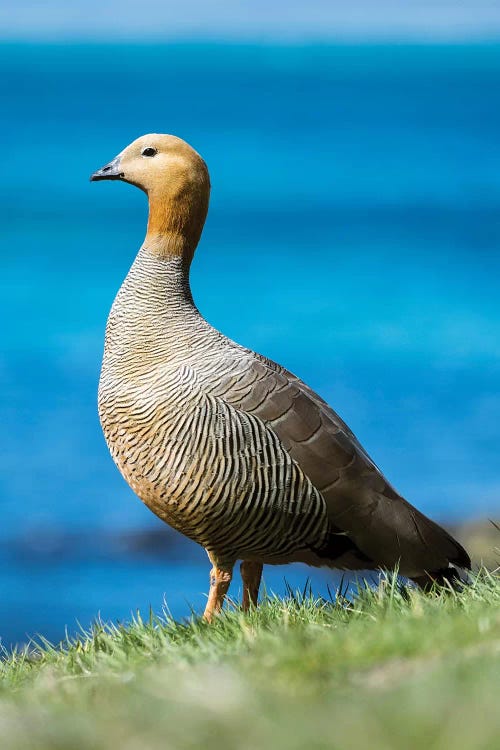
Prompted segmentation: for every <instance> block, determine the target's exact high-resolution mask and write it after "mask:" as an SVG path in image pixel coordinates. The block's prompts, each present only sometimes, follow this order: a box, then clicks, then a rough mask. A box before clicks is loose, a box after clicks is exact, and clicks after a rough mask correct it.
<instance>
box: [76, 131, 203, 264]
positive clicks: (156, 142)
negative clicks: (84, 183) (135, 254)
mask: <svg viewBox="0 0 500 750" xmlns="http://www.w3.org/2000/svg"><path fill="white" fill-rule="evenodd" d="M90 179H91V180H92V181H97V180H123V181H124V182H130V183H131V184H132V185H136V186H137V187H140V188H141V190H144V192H145V193H146V194H147V196H148V199H149V220H148V230H147V234H146V239H145V241H144V246H145V247H147V248H148V249H149V250H150V251H151V252H154V253H157V254H159V255H162V256H169V255H181V256H183V257H185V259H186V260H187V261H188V262H190V261H191V258H192V256H193V253H194V251H195V248H196V245H197V244H198V240H199V239H200V235H201V232H202V230H203V224H204V223H205V218H206V215H207V211H208V200H209V196H210V178H209V175H208V170H207V167H206V164H205V162H204V161H203V159H202V158H201V156H200V155H199V154H197V153H196V151H195V150H194V149H193V148H191V146H189V144H187V143H186V142H185V141H183V140H182V139H181V138H177V137H176V136H174V135H164V134H160V133H151V134H149V135H143V136H141V137H140V138H137V140H135V141H133V142H132V143H131V144H130V146H127V148H125V149H124V150H123V151H122V152H121V153H120V154H118V156H116V157H115V158H114V159H113V160H112V161H110V162H109V163H108V164H106V165H105V166H104V167H102V168H101V169H98V170H97V172H94V174H93V175H91V177H90Z"/></svg>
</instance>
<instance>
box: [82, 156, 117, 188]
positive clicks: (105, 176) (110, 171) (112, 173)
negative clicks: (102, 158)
mask: <svg viewBox="0 0 500 750" xmlns="http://www.w3.org/2000/svg"><path fill="white" fill-rule="evenodd" d="M120 162H121V159H120V157H119V156H115V158H114V159H113V160H112V161H110V162H109V164H106V165H105V166H104V167H101V169H98V170H97V172H94V174H91V175H90V182H97V181H98V180H123V178H124V176H125V175H124V174H123V172H122V171H121V169H120Z"/></svg>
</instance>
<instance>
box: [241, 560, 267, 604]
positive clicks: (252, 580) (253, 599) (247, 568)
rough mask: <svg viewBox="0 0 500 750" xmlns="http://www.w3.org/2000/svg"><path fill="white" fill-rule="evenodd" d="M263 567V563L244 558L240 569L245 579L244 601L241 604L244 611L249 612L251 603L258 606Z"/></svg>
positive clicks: (243, 579)
mask: <svg viewBox="0 0 500 750" xmlns="http://www.w3.org/2000/svg"><path fill="white" fill-rule="evenodd" d="M262 567H263V565H262V563H259V562H251V561H250V560H244V561H243V562H242V563H241V566H240V571H241V579H242V581H243V601H242V603H241V606H242V607H243V611H244V612H248V610H249V609H250V605H253V606H254V607H256V606H257V600H258V598H259V587H260V579H261V576H262Z"/></svg>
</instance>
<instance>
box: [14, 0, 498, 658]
mask: <svg viewBox="0 0 500 750" xmlns="http://www.w3.org/2000/svg"><path fill="white" fill-rule="evenodd" d="M0 35H1V38H2V44H1V46H0V93H1V101H2V103H3V117H2V119H1V121H0V136H1V143H2V159H1V162H2V171H3V179H2V181H1V183H0V216H1V221H0V226H1V235H2V273H1V275H0V285H1V289H0V314H1V317H2V321H3V325H2V345H1V353H0V415H1V424H2V446H1V451H0V501H1V524H0V637H1V642H2V643H3V644H4V645H5V646H6V647H8V646H9V645H10V644H12V643H16V642H17V643H20V642H23V641H26V638H27V637H28V636H30V635H34V634H36V633H41V634H43V635H44V636H45V637H47V638H49V639H51V640H58V639H60V638H61V637H63V636H64V633H65V628H67V629H68V631H69V632H70V633H72V632H75V630H77V628H78V625H77V621H78V622H79V623H81V625H82V626H84V627H86V626H88V624H89V622H90V621H91V619H92V618H93V617H95V616H96V615H97V614H98V613H100V615H101V616H102V618H104V619H112V620H126V619H128V618H129V617H130V612H131V611H133V610H135V609H136V608H140V609H141V611H142V613H143V614H144V615H147V614H148V610H149V607H150V606H152V607H153V609H154V610H155V611H160V610H161V608H162V605H163V602H164V597H165V601H166V604H167V606H168V607H169V608H170V610H171V612H172V613H173V614H174V615H175V616H176V617H182V616H185V615H188V614H189V612H190V608H191V607H193V608H194V609H195V610H196V611H199V610H201V609H202V607H203V606H204V601H205V594H206V591H207V586H208V570H209V566H208V561H207V559H206V556H205V553H204V551H203V550H202V549H200V548H198V547H197V546H195V545H194V544H193V543H191V542H188V541H186V540H185V539H183V538H182V537H180V536H178V535H177V534H175V533H174V532H172V531H169V529H168V528H167V527H165V526H164V525H163V524H162V523H161V522H160V521H159V520H158V519H156V518H155V517H154V516H153V515H152V514H151V513H150V512H149V511H148V510H147V509H146V508H145V507H143V506H142V504H141V503H140V502H139V501H138V500H137V498H135V497H134V495H133V494H132V492H131V491H130V490H129V489H128V487H127V486H126V484H125V483H124V481H123V480H122V479H121V477H120V475H119V473H118V471H117V470H116V468H115V467H114V465H113V463H112V461H111V458H110V457H109V454H108V451H107V448H106V445H105V443H104V440H103V438H102V435H101V431H100V426H99V422H98V418H97V411H96V389H97V381H98V376H99V369H100V360H101V355H102V347H103V335H104V326H105V322H106V317H107V314H108V311H109V308H110V306H111V303H112V301H113V297H114V295H115V293H116V291H117V290H118V287H119V285H120V283H121V281H122V279H123V277H124V276H125V274H126V272H127V270H128V268H129V266H130V264H131V262H132V260H133V258H134V255H135V253H136V251H137V249H138V248H139V246H140V244H141V242H142V239H143V235H144V230H145V221H146V215H147V206H146V199H145V196H144V195H143V194H142V193H141V192H140V191H138V190H136V189H134V188H132V187H130V186H127V185H124V184H111V183H109V184H108V183H103V184H99V185H91V184H90V183H89V181H88V177H89V175H90V173H91V172H92V171H94V170H95V169H97V168H98V167H100V166H102V164H104V163H105V162H107V161H108V160H110V159H111V158H112V157H113V156H114V155H115V154H116V153H118V152H119V151H120V150H121V149H122V148H123V147H124V146H125V145H127V144H128V143H129V142H130V141H131V140H133V139H134V138H136V137H137V136H139V135H141V134H143V133H147V132H155V131H156V132H171V133H175V134H177V135H179V136H181V137H182V138H185V139H186V140H187V141H189V142H190V143H191V144H192V145H193V146H194V147H195V148H196V149H197V150H198V151H199V152H200V153H201V154H202V155H203V156H204V158H205V160H206V161H207V163H208V166H209V169H210V172H211V178H212V186H213V188H212V201H211V208H210V213H209V218H208V221H207V225H206V229H205V232H204V235H203V239H202V242H201V245H200V247H199V250H198V253H197V256H196V260H195V263H194V266H193V278H192V283H193V291H194V296H195V299H196V301H197V303H198V306H199V307H200V308H201V310H202V311H203V313H204V314H205V316H206V317H207V318H208V320H209V321H210V322H211V323H213V324H214V325H215V326H216V327H218V328H220V329H221V330H222V331H224V332H225V333H226V334H228V335H229V336H231V337H232V338H234V339H236V340H237V341H238V342H240V343H242V344H244V345H246V346H248V347H251V348H253V349H255V350H257V351H259V352H262V353H263V354H266V355H267V356H270V357H272V358H273V359H276V360H278V361H280V362H281V363H283V364H284V365H286V366H287V367H288V368H289V369H291V370H292V371H294V372H296V373H297V374H298V375H300V376H301V377H302V378H303V379H304V380H306V382H308V383H309V384H310V385H311V386H312V387H313V388H314V389H316V390H317V391H318V392H319V393H320V394H321V395H322V396H323V397H324V398H326V399H327V400H328V401H329V402H330V403H331V404H332V405H333V406H334V407H335V408H336V409H337V411H339V412H340V414H341V415H342V417H343V418H344V419H345V420H346V421H347V422H348V423H349V425H350V426H351V427H352V429H353V430H354V431H355V433H356V434H357V435H358V437H359V438H360V440H361V441H362V442H363V444H364V445H365V447H366V448H367V449H368V451H369V452H370V454H371V455H372V457H373V458H374V460H375V461H376V462H377V463H378V464H379V466H381V468H382V469H383V471H384V472H385V473H386V475H387V476H388V477H389V479H390V480H391V482H392V483H393V484H394V485H395V486H396V487H397V488H398V489H399V491H401V492H402V493H403V494H404V495H406V497H407V498H408V499H409V500H410V501H412V502H413V503H415V504H416V505H418V506H419V507H420V508H421V509H422V510H423V511H424V512H426V513H427V514H429V515H430V516H432V517H433V518H435V519H436V520H438V521H440V522H442V523H444V524H446V525H448V526H449V527H453V528H454V529H455V530H457V529H458V532H457V533H459V534H460V535H462V538H467V539H468V540H469V543H470V544H471V545H472V546H473V547H474V551H475V552H476V551H477V557H481V556H482V555H484V554H486V555H487V554H488V550H489V549H491V548H492V547H493V546H494V540H493V537H492V538H491V540H490V541H491V543H490V541H488V542H487V543H486V544H483V542H482V541H481V540H482V539H483V532H482V531H481V530H482V529H483V528H484V529H486V532H485V533H487V530H488V528H490V529H492V527H491V526H490V527H488V526H487V521H486V519H488V518H498V517H499V515H500V466H499V461H498V454H499V448H500V392H499V388H498V384H499V377H500V346H499V340H500V338H499V334H500V301H499V291H500V289H499V285H500V281H499V278H500V253H499V247H500V212H499V209H500V95H499V94H500V89H499V87H500V4H499V3H498V2H480V1H478V0H469V1H468V2H467V1H465V2H462V3H460V5H458V4H457V3H455V2H445V1H444V0H438V1H437V2H433V3H432V4H431V3H426V2H420V3H417V4H412V7H409V4H408V3H406V2H404V1H403V0H401V1H400V2H396V1H395V0H393V2H389V0H381V1H380V2H378V3H376V4H373V3H372V2H369V1H368V0H366V1H365V2H354V3H349V4H348V5H346V4H345V3H342V2H340V1H339V2H334V1H332V0H328V1H327V0H325V1H324V2H320V0H311V1H310V2H308V3H302V2H301V3H299V2H295V1H290V0H289V1H288V2H286V3H284V2H283V3H281V2H277V1H275V2H269V0H268V1H267V2H263V0H262V1H261V0H259V1H258V2H255V1H254V2H234V0H220V1H219V2H217V3H210V4H207V3H205V2H202V0H197V1H196V0H185V1H184V2H183V3H182V7H180V5H179V4H178V3H174V2H154V1H153V0H142V2H141V3H132V2H128V3H123V2H118V0H107V1H106V2H104V1H102V0H100V2H96V1H95V0H86V2H85V3H84V2H73V3H66V2H63V1H62V0H49V2H46V3H43V4H34V3H32V2H29V1H28V0H21V1H20V2H18V3H17V4H16V7H15V8H14V7H8V6H6V5H4V4H2V6H1V7H0ZM483 522H484V523H485V524H486V525H485V526H484V527H483V526H482V523H483ZM481 545H482V546H481ZM308 577H311V581H312V586H313V590H314V591H315V592H316V593H318V594H323V595H326V593H327V591H328V586H333V587H334V586H335V584H336V583H337V582H338V578H336V577H335V575H333V574H332V573H331V572H328V571H326V572H325V571H311V570H309V569H306V568H302V567H300V566H298V567H288V568H273V569H269V568H268V569H267V570H266V571H265V581H266V585H267V587H268V589H270V590H274V591H276V592H279V593H282V592H283V591H284V590H285V578H286V580H287V581H288V582H289V583H290V585H292V587H294V588H295V587H301V588H302V587H303V586H304V585H305V583H306V581H307V579H308ZM232 594H233V595H234V596H235V597H236V596H237V595H238V580H237V579H235V582H234V583H233V587H232Z"/></svg>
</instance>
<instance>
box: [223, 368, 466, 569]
mask: <svg viewBox="0 0 500 750" xmlns="http://www.w3.org/2000/svg"><path fill="white" fill-rule="evenodd" d="M217 394H218V395H219V396H220V397H222V398H223V399H224V400H226V401H227V402H228V403H230V404H231V405H232V406H234V407H236V408H238V409H241V410H243V411H245V412H249V413H252V414H255V415H256V416H258V417H259V418H260V419H262V420H263V421H264V422H265V423H266V424H267V426H268V427H269V428H270V429H271V430H272V431H273V432H275V433H276V435H278V437H279V439H280V441H281V443H282V445H283V446H284V447H285V448H286V450H287V451H288V453H289V455H290V456H291V457H292V458H293V459H294V460H295V461H296V463H297V464H298V465H299V466H300V468H301V470H302V471H303V472H304V474H305V475H306V476H307V477H308V478H309V479H310V481H311V482H312V483H313V485H314V486H315V487H316V488H317V489H318V490H319V491H320V492H321V494H322V495H323V497H324V499H325V501H326V505H327V511H328V517H329V521H330V523H331V526H332V530H333V531H337V532H339V531H340V532H343V533H344V534H346V535H347V536H348V537H349V539H350V540H352V542H354V544H355V545H356V547H357V548H358V549H359V550H360V551H361V553H362V555H363V556H364V557H365V559H367V560H372V561H373V562H374V563H375V564H376V565H378V566H381V567H394V566H395V565H399V567H400V570H401V572H402V573H404V574H405V575H408V576H417V575H421V574H422V573H423V572H424V571H426V572H433V571H440V570H443V569H446V568H447V567H448V566H449V564H450V563H455V564H456V565H459V566H460V567H470V559H469V556H468V555H467V553H466V552H465V550H464V549H463V548H462V547H461V546H460V545H459V544H458V542H456V541H455V540H454V539H453V538H452V537H451V536H450V535H449V534H448V533H447V532H446V531H445V530H444V529H442V528H441V527H440V526H438V525H437V524H436V523H434V522H433V521H431V520H430V519H428V518H427V517H426V516H424V515H423V514H422V513H420V512H419V511H418V510H417V509H416V508H414V507H413V506H412V505H410V503H408V502H407V501H406V500H405V499H404V498H402V497H401V496H400V495H399V494H398V493H397V492H396V491H395V489H394V488H393V487H392V486H391V485H390V484H389V483H388V482H387V480H386V479H385V478H384V476H383V475H382V473H381V472H380V471H379V469H378V468H377V466H376V465H375V464H374V463H373V461H372V460H371V459H370V457H369V456H368V454H367V453H366V451H365V450H364V449H363V447H362V446H361V444H360V443H359V441H358V440H357V439H356V437H355V436H354V434H353V433H352V432H351V430H350V429H349V428H348V427H347V425H346V424H345V422H343V420H342V419H341V418H340V417H339V416H338V414H336V413H335V412H334V411H333V409H331V408H330V406H328V404H327V403H326V402H325V401H324V400H323V399H322V398H320V396H318V395H317V394H316V393H314V391H312V390H311V389H310V388H309V387H308V386H307V385H305V383H303V382H302V381H301V380H299V378H297V377H296V376H295V375H293V374H292V373H290V372H288V371H287V370H285V369H283V368H282V367H280V366H279V365H277V364H276V363H275V362H272V361H271V360H268V359H266V358H264V357H262V356H260V355H254V359H253V361H252V363H251V366H250V367H249V368H248V369H246V370H245V372H244V373H242V374H239V375H238V376H234V377H232V378H226V379H225V380H224V381H223V382H222V383H221V384H220V387H219V388H217ZM324 554H325V555H327V551H324ZM367 567H368V566H367Z"/></svg>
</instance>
